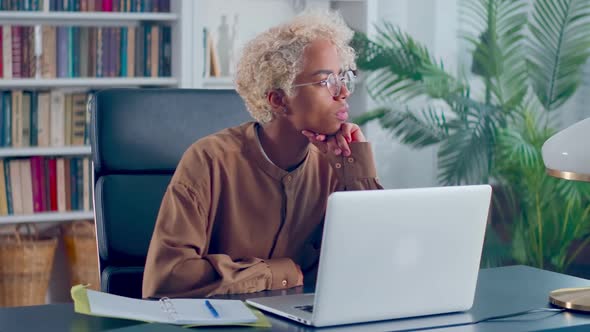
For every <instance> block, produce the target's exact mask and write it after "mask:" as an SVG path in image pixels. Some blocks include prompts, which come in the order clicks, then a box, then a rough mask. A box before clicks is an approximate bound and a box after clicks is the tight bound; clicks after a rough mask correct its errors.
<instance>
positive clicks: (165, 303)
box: [71, 285, 270, 327]
mask: <svg viewBox="0 0 590 332" xmlns="http://www.w3.org/2000/svg"><path fill="white" fill-rule="evenodd" d="M71 295H72V299H73V300H74V310H75V311H76V312H77V313H81V314H87V315H93V316H102V317H111V318H121V319H132V320H139V321H145V322H152V323H166V324H175V325H190V326H198V325H208V326H213V325H245V326H255V327H270V323H269V322H268V320H267V319H266V317H265V316H264V315H263V314H262V313H260V312H259V311H258V310H256V309H253V308H251V307H249V306H247V305H246V304H245V303H244V302H242V301H240V300H218V299H209V300H208V299H168V298H162V299H160V300H139V299H133V298H129V297H124V296H119V295H114V294H108V293H103V292H98V291H94V290H91V289H87V288H86V287H84V286H83V285H76V286H74V287H72V290H71ZM207 302H209V303H210V304H211V305H212V306H213V307H214V310H213V311H214V312H216V313H217V315H215V314H214V313H213V312H212V311H211V310H210V309H209V307H208V305H207Z"/></svg>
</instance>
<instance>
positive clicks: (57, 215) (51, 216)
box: [0, 211, 94, 225]
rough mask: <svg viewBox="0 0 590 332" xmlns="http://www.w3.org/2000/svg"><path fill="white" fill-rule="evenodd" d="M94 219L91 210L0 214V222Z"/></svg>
mask: <svg viewBox="0 0 590 332" xmlns="http://www.w3.org/2000/svg"><path fill="white" fill-rule="evenodd" d="M89 219H94V212H92V211H74V212H42V213H35V214H33V215H10V216H0V224H4V225H9V224H20V223H28V222H34V223H55V222H64V221H75V220H89Z"/></svg>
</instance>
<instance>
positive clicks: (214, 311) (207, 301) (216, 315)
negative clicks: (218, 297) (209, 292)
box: [205, 300, 219, 318]
mask: <svg viewBox="0 0 590 332" xmlns="http://www.w3.org/2000/svg"><path fill="white" fill-rule="evenodd" d="M205 305H206V306H207V309H209V311H210V312H211V315H213V317H215V318H219V313H218V312H217V310H215V308H214V307H213V305H212V304H211V302H209V300H205Z"/></svg>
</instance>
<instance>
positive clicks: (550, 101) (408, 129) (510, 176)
mask: <svg viewBox="0 0 590 332" xmlns="http://www.w3.org/2000/svg"><path fill="white" fill-rule="evenodd" d="M460 8H461V17H462V19H464V21H465V23H466V25H467V26H469V27H470V28H472V29H474V30H475V31H476V32H475V33H467V32H465V33H462V36H461V38H464V39H465V40H466V41H467V42H468V44H469V47H470V53H471V55H472V58H473V61H472V63H471V66H470V70H469V72H470V73H469V74H465V75H462V76H460V77H458V76H456V75H453V74H452V73H449V72H448V71H446V70H445V67H444V64H443V63H442V62H441V61H438V60H437V59H435V58H434V57H433V56H432V54H431V53H430V52H429V51H428V49H427V48H426V47H424V46H423V45H421V44H420V43H419V42H417V41H416V40H414V39H413V38H412V37H411V36H410V35H408V34H406V33H404V32H403V31H401V30H400V29H398V28H396V27H395V26H394V25H393V24H391V23H387V22H383V23H380V24H378V25H377V33H376V35H375V36H374V37H371V38H369V37H368V36H367V35H365V34H363V33H356V34H355V38H354V40H353V46H354V47H355V48H356V49H357V51H358V54H359V57H358V61H357V63H358V66H359V69H361V70H363V71H366V72H368V73H369V76H368V80H367V83H368V84H367V87H368V91H369V93H370V95H371V96H372V97H373V98H374V99H375V100H376V101H378V102H379V103H380V104H381V105H383V106H382V107H379V108H377V109H375V110H372V111H370V112H368V113H366V114H364V115H362V116H361V117H359V118H357V119H355V121H356V122H357V123H359V124H364V123H366V122H368V121H373V120H378V121H379V122H380V124H381V126H382V127H383V128H386V129H387V130H389V131H390V132H391V133H392V134H393V136H394V137H395V138H396V139H398V140H399V141H401V142H402V143H404V144H407V145H410V146H412V147H414V148H417V149H420V148H423V147H426V146H431V145H437V146H438V155H437V158H438V166H439V169H438V179H439V182H440V183H441V184H442V185H458V184H477V183H491V184H493V185H494V186H495V193H494V205H495V209H494V211H495V216H494V217H495V218H494V219H495V223H500V224H502V225H506V224H508V225H510V227H509V228H508V233H509V235H510V236H509V238H510V243H509V246H508V247H506V244H505V243H503V241H502V240H501V238H502V237H501V236H499V235H498V234H496V233H494V231H498V229H499V228H494V229H490V231H489V232H488V236H487V239H486V248H485V250H484V261H485V262H487V264H488V265H498V264H502V263H503V262H506V261H513V262H518V263H523V264H528V265H532V266H537V267H540V268H549V269H554V270H557V271H565V270H566V269H567V268H568V266H569V265H570V264H571V263H572V262H573V261H574V259H575V257H576V256H577V255H578V254H579V253H580V250H582V249H583V248H584V247H585V245H586V244H587V242H588V241H590V237H588V236H587V235H588V233H589V232H590V227H589V226H590V224H589V221H590V220H589V214H590V186H589V185H587V184H585V183H577V182H568V181H562V180H558V179H554V178H551V177H549V176H547V175H546V174H545V170H544V165H543V161H542V158H541V146H542V144H543V142H544V141H545V140H546V139H547V138H549V137H550V136H551V135H552V134H553V133H554V132H555V131H556V129H557V128H558V126H559V122H558V121H557V120H556V115H557V114H559V111H560V110H562V109H563V107H562V106H563V104H564V103H565V102H566V101H567V100H569V99H570V98H571V97H572V95H573V94H574V93H575V91H576V89H577V88H578V87H579V86H580V84H581V78H582V76H581V75H582V74H581V68H582V66H583V65H584V63H585V62H586V61H587V59H588V56H589V51H590V2H588V1H586V0H536V1H533V3H532V5H531V4H530V1H528V0H465V1H463V2H461V6H460ZM477 81H479V82H478V83H480V84H479V85H477V84H473V83H474V82H477ZM477 86H482V88H479V89H478V88H477ZM417 98H420V100H421V101H423V100H426V102H425V103H422V104H423V105H424V106H423V107H421V108H419V109H414V108H413V107H412V106H408V105H415V104H416V103H415V100H416V99H417ZM507 221H508V223H506V222H507ZM500 235H501V234H500ZM572 244H575V246H572Z"/></svg>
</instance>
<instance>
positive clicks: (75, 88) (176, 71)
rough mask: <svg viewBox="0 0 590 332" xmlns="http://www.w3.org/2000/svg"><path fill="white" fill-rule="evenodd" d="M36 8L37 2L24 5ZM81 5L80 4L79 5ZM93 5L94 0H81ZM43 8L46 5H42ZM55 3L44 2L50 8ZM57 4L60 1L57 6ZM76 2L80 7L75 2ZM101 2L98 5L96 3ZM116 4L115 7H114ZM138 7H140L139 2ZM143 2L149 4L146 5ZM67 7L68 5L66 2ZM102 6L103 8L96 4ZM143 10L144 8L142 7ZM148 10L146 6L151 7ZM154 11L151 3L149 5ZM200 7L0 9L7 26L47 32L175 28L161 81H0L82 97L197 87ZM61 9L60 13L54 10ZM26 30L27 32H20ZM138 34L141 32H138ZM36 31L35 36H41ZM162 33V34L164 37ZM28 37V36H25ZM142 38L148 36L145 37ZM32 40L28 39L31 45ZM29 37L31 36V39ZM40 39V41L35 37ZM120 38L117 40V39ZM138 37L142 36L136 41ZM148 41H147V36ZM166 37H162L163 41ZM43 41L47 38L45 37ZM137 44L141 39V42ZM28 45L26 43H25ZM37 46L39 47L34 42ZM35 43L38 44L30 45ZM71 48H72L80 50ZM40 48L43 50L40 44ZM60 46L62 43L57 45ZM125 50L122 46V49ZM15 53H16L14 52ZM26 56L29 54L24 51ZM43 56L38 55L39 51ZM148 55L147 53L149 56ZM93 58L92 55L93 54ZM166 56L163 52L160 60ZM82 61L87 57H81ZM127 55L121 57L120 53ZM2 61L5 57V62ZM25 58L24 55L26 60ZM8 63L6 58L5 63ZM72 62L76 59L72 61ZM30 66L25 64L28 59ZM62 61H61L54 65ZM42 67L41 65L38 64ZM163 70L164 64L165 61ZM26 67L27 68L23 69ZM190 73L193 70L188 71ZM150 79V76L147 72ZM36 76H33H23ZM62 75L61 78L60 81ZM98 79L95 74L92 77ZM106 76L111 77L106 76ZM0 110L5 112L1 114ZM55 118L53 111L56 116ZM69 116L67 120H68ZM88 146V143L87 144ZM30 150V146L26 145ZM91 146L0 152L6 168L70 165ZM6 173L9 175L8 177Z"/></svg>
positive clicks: (1, 219)
mask: <svg viewBox="0 0 590 332" xmlns="http://www.w3.org/2000/svg"><path fill="white" fill-rule="evenodd" d="M26 1H29V2H30V3H34V1H36V0H24V1H23V2H26ZM76 1H79V0H76ZM82 1H85V2H86V3H89V0H82ZM41 2H42V3H43V1H41ZM48 3H50V2H49V1H45V4H48ZM56 3H57V2H56ZM72 3H75V2H72ZM96 3H97V4H98V3H99V2H98V1H97V2H96ZM114 3H115V2H113V4H114ZM137 3H139V2H137ZM144 3H148V2H145V1H144ZM64 4H65V2H64ZM19 5H20V4H19ZM97 6H98V5H97ZM138 6H139V5H138ZM146 6H147V5H146ZM149 6H151V4H150V5H149ZM194 6H196V3H195V2H193V1H191V0H170V11H169V12H148V11H144V12H115V11H111V12H107V11H92V12H90V11H88V12H87V11H58V10H49V8H41V10H39V11H24V10H18V11H17V10H0V26H3V27H6V26H10V27H14V26H18V27H31V28H30V29H31V30H32V29H37V31H38V30H40V29H42V27H45V26H50V27H55V29H58V27H73V28H77V27H82V28H81V29H95V28H103V27H104V28H105V29H110V28H129V29H131V28H135V27H141V26H145V25H157V26H167V27H169V28H170V31H171V32H170V34H171V36H170V40H169V42H170V49H171V53H172V54H171V60H170V62H171V63H170V64H169V66H170V68H169V71H168V74H169V76H168V75H166V76H162V72H161V71H160V72H157V74H155V75H141V74H140V75H137V73H136V75H132V76H133V77H126V76H125V75H124V73H123V71H121V72H120V73H119V72H118V73H116V74H115V76H114V77H113V76H111V75H108V76H109V77H88V75H80V76H83V77H72V76H78V75H71V74H72V72H69V73H68V74H67V75H56V76H53V77H46V76H47V75H43V74H42V73H39V72H37V73H35V74H34V75H21V77H16V78H12V77H9V78H6V75H5V74H3V75H2V76H1V77H0V91H5V92H8V91H10V92H12V91H15V90H18V91H33V93H39V94H40V93H41V92H49V93H52V92H53V91H56V90H59V91H62V92H63V93H66V94H67V93H76V92H78V93H80V92H82V91H89V92H91V91H93V90H100V89H103V88H110V87H186V88H190V87H194V85H193V84H192V83H193V80H192V79H191V77H190V76H189V75H188V74H189V73H190V68H191V64H192V62H191V61H190V58H191V56H192V55H191V54H189V51H190V50H191V47H190V46H188V45H192V41H191V36H190V30H191V29H192V25H193V22H192V21H193V20H192V18H191V17H190V14H191V13H192V12H193V7H194ZM53 9H56V8H53ZM21 29H22V28H21ZM136 29H139V28H136ZM37 31H35V33H38V32H37ZM161 31H162V30H160V35H162V32H161ZM23 36H24V35H23ZM142 37H143V36H142ZM26 38H27V37H23V39H24V40H26ZM29 38H30V37H29ZM35 38H38V37H35ZM117 38H118V36H117ZM137 38H139V37H137ZM146 38H147V37H146ZM160 38H162V37H160ZM41 39H43V38H41ZM136 42H137V39H136ZM23 43H24V41H23ZM34 43H38V41H35V42H34ZM31 44H33V43H31ZM73 45H76V44H69V47H75V46H73ZM2 46H3V45H0V49H2V52H5V51H4V49H5V48H6V45H4V48H2ZM35 47H38V46H36V45H35ZM56 47H57V42H56ZM122 47H123V46H121V48H122ZM12 52H14V50H12ZM23 52H24V50H23ZM36 52H37V53H38V52H39V50H36ZM146 52H147V51H146ZM88 54H89V55H90V52H89V53H88ZM161 54H162V51H160V55H161ZM80 55H81V56H83V55H82V54H80ZM119 56H122V53H120V54H119ZM0 59H2V58H0ZM23 59H24V56H23ZM2 60H3V59H2ZM70 60H71V58H70ZM142 60H144V59H142ZM23 61H25V60H23ZM54 61H56V62H57V60H54ZM36 65H37V66H39V65H38V64H36ZM159 65H160V66H161V65H162V63H161V62H160V63H159ZM24 66H25V65H23V67H24ZM187 68H188V70H187ZM144 74H145V73H144ZM23 76H33V77H23ZM59 76H61V77H59ZM92 76H94V75H92ZM105 76H106V75H105ZM1 108H2V107H1V105H0V109H1ZM52 114H53V112H52ZM66 116H67V115H66ZM85 143H86V144H87V142H85ZM25 145H28V144H25ZM90 153H91V151H90V147H89V146H88V145H78V146H71V145H67V146H18V147H16V146H2V147H0V159H3V160H5V161H6V162H7V163H8V162H9V160H12V159H15V158H16V159H19V160H20V159H22V158H25V160H26V159H30V158H32V157H34V156H36V157H42V158H47V159H50V158H65V160H66V163H67V161H68V160H69V159H70V158H89V157H90ZM3 174H4V173H3ZM93 218H94V216H93V211H92V210H88V211H81V210H73V211H66V212H64V211H60V212H55V211H51V212H46V211H43V212H35V213H32V214H9V215H1V216H0V225H2V224H16V223H21V222H34V223H42V222H58V223H59V222H69V221H74V220H80V219H93Z"/></svg>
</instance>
